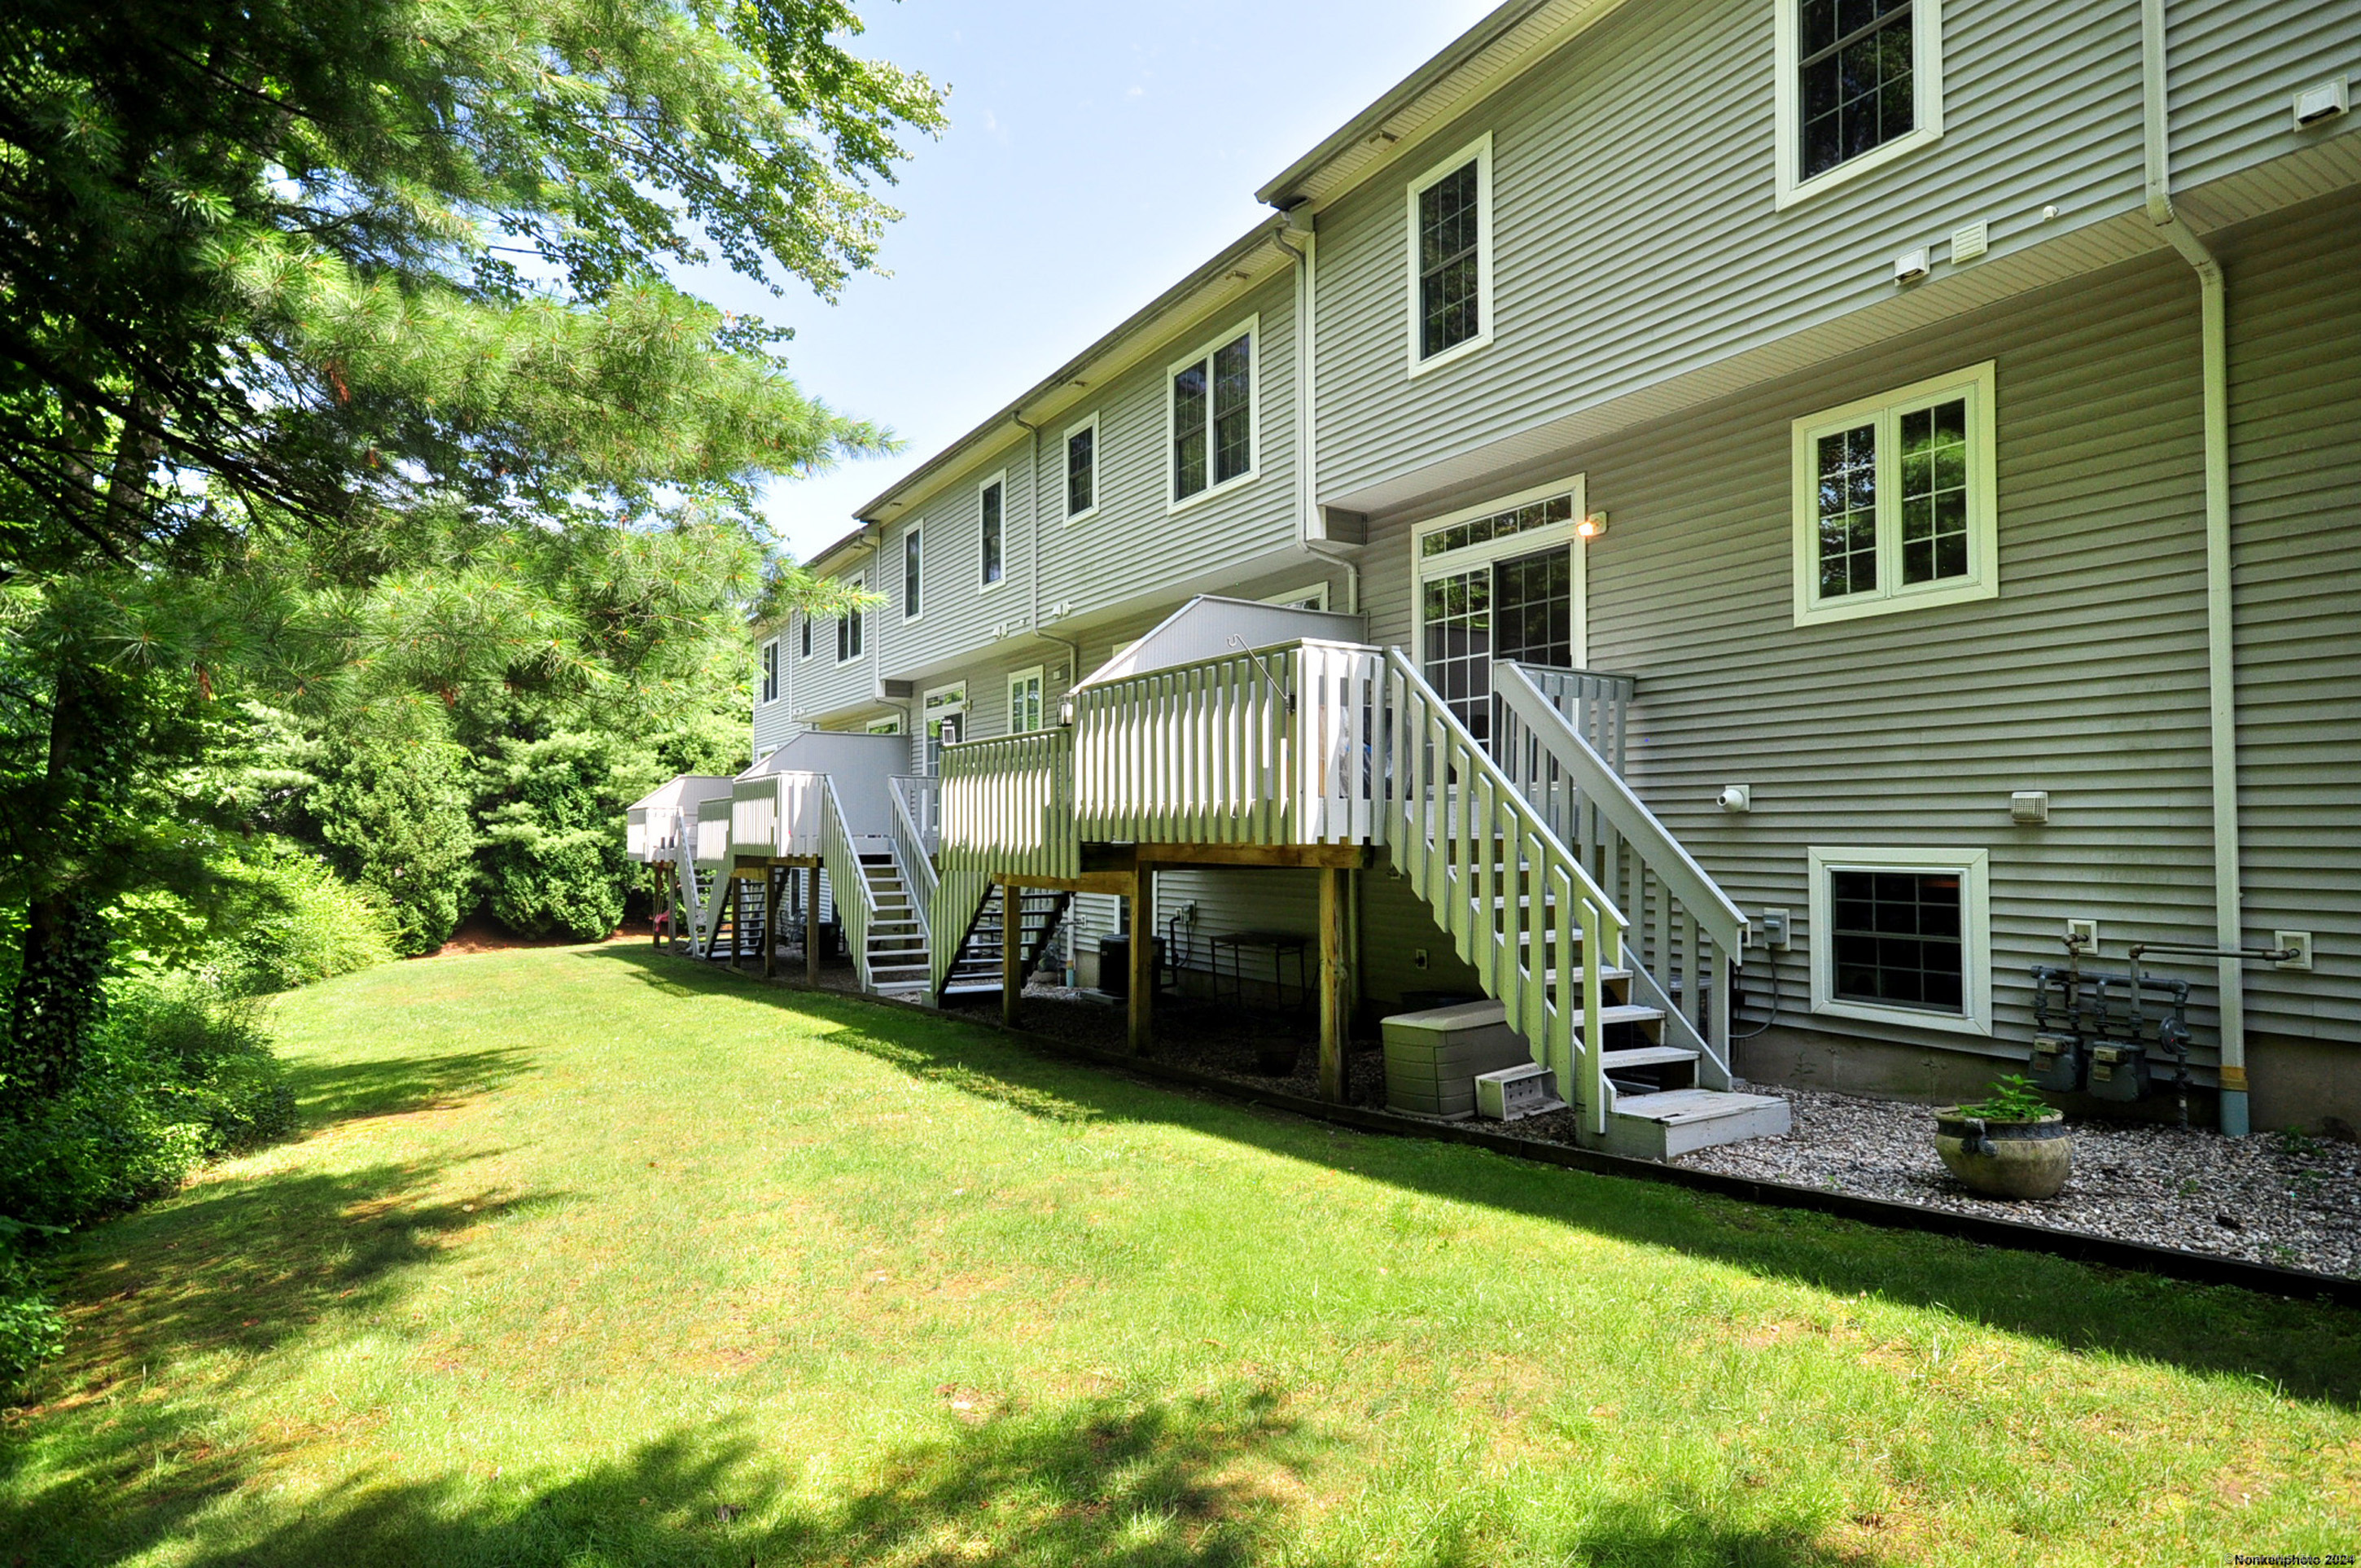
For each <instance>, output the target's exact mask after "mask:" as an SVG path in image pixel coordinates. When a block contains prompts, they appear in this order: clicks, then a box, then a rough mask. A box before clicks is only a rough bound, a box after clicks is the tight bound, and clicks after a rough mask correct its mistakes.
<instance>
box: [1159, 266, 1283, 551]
mask: <svg viewBox="0 0 2361 1568" xmlns="http://www.w3.org/2000/svg"><path fill="white" fill-rule="evenodd" d="M1240 334H1245V335H1246V447H1247V450H1248V453H1249V459H1248V461H1247V463H1246V472H1245V473H1243V474H1237V475H1233V476H1232V477H1229V478H1226V479H1224V480H1223V481H1221V483H1219V484H1215V483H1213V381H1212V378H1213V350H1215V349H1217V348H1220V347H1222V346H1223V345H1224V344H1230V343H1235V342H1236V341H1237V339H1238V337H1239V335H1240ZM1200 359H1202V360H1203V361H1205V375H1206V386H1205V479H1206V485H1205V488H1203V489H1202V490H1199V491H1198V492H1197V493H1196V494H1195V495H1193V496H1190V497H1188V498H1186V499H1179V500H1176V499H1173V495H1172V487H1173V483H1174V481H1175V479H1176V478H1178V476H1177V475H1175V474H1174V473H1173V471H1172V438H1173V436H1174V435H1175V434H1176V432H1175V430H1174V428H1173V424H1172V378H1173V377H1174V376H1175V375H1176V374H1178V373H1179V372H1180V371H1182V370H1185V369H1187V368H1188V367H1190V366H1191V365H1194V364H1195V363H1197V361H1199V360H1200ZM1163 464H1164V510H1165V511H1166V513H1167V514H1168V515H1169V514H1170V513H1172V512H1176V511H1186V510H1189V509H1190V508H1191V507H1192V506H1195V505H1197V504H1198V503H1199V502H1201V501H1206V500H1210V499H1213V497H1215V496H1218V495H1220V494H1221V493H1222V492H1223V491H1224V490H1229V489H1235V488H1237V487H1238V486H1240V485H1250V484H1252V483H1254V481H1255V480H1257V479H1258V478H1260V477H1262V315H1261V313H1259V312H1257V313H1255V314H1254V315H1250V316H1248V317H1246V320H1244V321H1242V322H1240V323H1237V324H1236V325H1235V326H1233V327H1231V328H1230V329H1229V330H1228V331H1226V332H1221V333H1216V334H1213V336H1212V337H1210V338H1207V339H1206V340H1205V341H1204V342H1203V343H1202V344H1200V345H1198V346H1197V347H1196V349H1195V350H1194V351H1192V352H1191V353H1188V354H1184V355H1182V356H1180V358H1178V359H1175V360H1174V361H1172V363H1170V365H1167V366H1166V367H1164V459H1163Z"/></svg>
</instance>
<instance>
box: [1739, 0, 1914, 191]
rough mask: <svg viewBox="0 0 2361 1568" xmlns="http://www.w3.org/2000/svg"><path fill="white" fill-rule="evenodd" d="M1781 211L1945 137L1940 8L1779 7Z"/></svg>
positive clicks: (1784, 1) (1803, 1)
mask: <svg viewBox="0 0 2361 1568" xmlns="http://www.w3.org/2000/svg"><path fill="white" fill-rule="evenodd" d="M1777 11H1778V24H1777V25H1778V28H1779V37H1778V47H1777V49H1776V50H1775V51H1774V52H1775V54H1776V57H1777V70H1778V72H1779V110H1778V116H1777V124H1778V137H1777V141H1778V156H1779V181H1778V204H1779V205H1781V206H1785V205H1786V204H1787V203H1789V202H1791V201H1799V200H1801V199H1803V198H1805V197H1806V196H1810V195H1813V194H1815V193H1817V192H1819V191H1822V190H1824V189H1826V188H1827V187H1828V186H1830V185H1833V184H1837V183H1839V182H1840V181H1844V180H1848V179H1850V178H1851V177H1852V176H1853V175H1855V174H1859V173H1862V172H1864V171H1866V170H1871V169H1874V168H1876V167H1877V166H1878V165H1880V164H1883V163H1887V162H1890V161H1892V160H1893V159H1896V158H1899V157H1901V156H1902V155H1903V154H1904V153H1906V152H1908V151H1909V150H1910V149H1911V148H1917V147H1923V146H1925V145H1926V144H1927V143H1928V142H1930V141H1933V140H1934V139H1935V138H1936V137H1939V136H1941V135H1942V134H1943V14H1942V0H1778V5H1777Z"/></svg>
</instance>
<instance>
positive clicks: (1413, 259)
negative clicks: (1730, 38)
mask: <svg viewBox="0 0 2361 1568" xmlns="http://www.w3.org/2000/svg"><path fill="white" fill-rule="evenodd" d="M1790 3H1792V0H1790ZM1471 158H1472V159H1475V160H1476V313H1477V331H1476V335H1475V336H1474V337H1471V338H1469V339H1468V340H1467V341H1466V342H1465V343H1455V344H1453V345H1451V346H1450V347H1448V348H1446V349H1444V351H1443V352H1442V353H1440V354H1436V355H1432V356H1428V357H1427V358H1424V359H1422V358H1420V357H1419V355H1418V343H1419V327H1420V324H1421V317H1420V313H1419V308H1418V275H1419V270H1420V269H1419V265H1418V263H1419V254H1418V199H1419V197H1420V196H1422V195H1423V194H1424V193H1425V192H1426V191H1427V189H1428V188H1429V187H1430V186H1432V185H1433V184H1434V182H1435V181H1438V180H1441V179H1442V178H1443V177H1444V175H1446V174H1450V173H1454V172H1455V171H1456V170H1459V169H1461V168H1463V167H1465V166H1466V163H1467V160H1468V159H1471ZM1405 205H1406V207H1407V209H1408V213H1409V226H1410V236H1409V240H1408V243H1407V247H1406V248H1407V251H1408V257H1409V272H1408V275H1407V276H1408V289H1409V298H1408V300H1407V301H1406V302H1405V303H1404V306H1403V310H1404V313H1405V314H1406V315H1407V316H1408V318H1409V323H1410V332H1409V349H1410V373H1411V375H1412V376H1423V375H1425V374H1426V373H1427V372H1428V371H1430V370H1439V369H1441V368H1442V367H1444V366H1445V365H1449V364H1452V363H1454V362H1455V361H1457V360H1461V359H1465V358H1466V357H1467V356H1469V355H1471V354H1474V353H1475V352H1477V350H1478V349H1481V348H1484V347H1486V346H1488V345H1489V344H1490V343H1491V341H1492V325H1493V323H1494V322H1495V321H1497V320H1498V319H1499V312H1498V311H1497V310H1496V309H1495V308H1494V307H1495V305H1496V304H1497V302H1498V297H1497V296H1496V295H1495V294H1494V292H1493V290H1492V235H1493V223H1492V133H1491V132H1490V131H1486V132H1485V133H1484V134H1483V135H1482V136H1480V137H1477V138H1476V139H1475V140H1474V141H1472V142H1469V143H1468V144H1467V145H1466V147H1463V148H1460V149H1459V150H1458V151H1457V152H1455V153H1453V154H1452V155H1451V156H1450V157H1449V158H1446V159H1444V160H1443V161H1442V162H1441V163H1438V164H1436V165H1435V166H1434V167H1433V168H1432V169H1430V170H1427V171H1426V172H1425V173H1423V174H1422V175H1420V176H1419V177H1418V178H1417V179H1415V180H1413V181H1411V182H1410V188H1409V192H1408V197H1407V200H1406V203H1405Z"/></svg>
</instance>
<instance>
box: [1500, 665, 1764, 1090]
mask: <svg viewBox="0 0 2361 1568" xmlns="http://www.w3.org/2000/svg"><path fill="white" fill-rule="evenodd" d="M1575 675H1576V672H1573V671H1565V670H1534V669H1531V668H1528V667H1526V666H1524V665H1521V664H1515V663H1498V664H1495V665H1493V667H1492V690H1493V693H1494V695H1495V696H1496V697H1497V698H1498V707H1499V719H1500V722H1499V726H1498V727H1497V728H1496V729H1495V730H1494V739H1493V752H1494V754H1495V756H1496V757H1497V758H1498V760H1499V763H1500V766H1501V768H1502V770H1503V771H1504V772H1505V773H1507V774H1508V776H1509V777H1510V779H1511V780H1512V781H1513V782H1514V783H1515V784H1517V786H1518V788H1519V790H1520V791H1521V793H1522V794H1523V795H1525V796H1526V798H1528V799H1529V800H1531V801H1532V802H1533V803H1534V805H1535V806H1536V807H1537V808H1538V809H1539V810H1540V811H1541V813H1542V816H1543V819H1544V820H1546V821H1547V822H1548V824H1549V827H1550V830H1551V832H1552V833H1554V835H1555V836H1556V838H1557V839H1558V841H1559V842H1560V843H1563V844H1565V845H1566V846H1567V847H1568V848H1570V849H1571V850H1573V851H1574V853H1575V855H1576V857H1577V859H1579V861H1581V863H1582V864H1583V866H1584V867H1585V868H1586V869H1587V871H1588V872H1590V874H1591V876H1592V878H1593V880H1594V881H1596V882H1597V883H1598V885H1599V886H1601V887H1604V888H1606V889H1608V890H1609V891H1610V892H1611V893H1612V894H1613V895H1614V897H1615V900H1616V902H1617V903H1618V904H1619V905H1620V906H1621V908H1622V910H1623V913H1624V915H1625V916H1627V917H1628V918H1629V919H1630V921H1631V953H1630V956H1631V959H1632V969H1633V974H1632V984H1633V987H1634V988H1635V989H1634V995H1633V997H1632V1000H1633V1001H1635V1002H1643V1003H1648V1004H1649V1005H1652V1006H1655V1007H1661V1008H1663V1009H1664V1012H1665V1013H1666V1014H1667V1016H1668V1019H1669V1020H1670V1022H1669V1023H1668V1025H1667V1036H1666V1040H1665V1043H1666V1044H1668V1045H1673V1044H1678V1045H1685V1046H1686V1047H1688V1048H1689V1049H1691V1050H1695V1051H1697V1052H1699V1053H1700V1055H1701V1058H1702V1060H1701V1061H1700V1062H1699V1064H1698V1072H1699V1081H1700V1082H1702V1083H1703V1084H1705V1086H1706V1087H1708V1088H1711V1089H1727V1088H1729V1087H1730V983H1729V978H1728V977H1727V976H1726V975H1721V974H1718V973H1717V972H1716V971H1717V970H1719V967H1720V965H1719V959H1728V960H1729V961H1730V963H1733V964H1734V963H1737V962H1740V961H1741V959H1742V956H1743V954H1744V952H1745V949H1746V916H1744V915H1743V914H1741V912H1740V910H1739V908H1738V905H1736V904H1735V903H1733V902H1731V900H1730V895H1729V894H1726V893H1724V892H1723V891H1722V890H1721V888H1720V886H1719V884H1717V883H1715V882H1714V880H1713V878H1711V877H1710V876H1708V875H1707V874H1706V872H1705V869H1704V868H1703V867H1702V866H1700V865H1698V864H1697V861H1695V860H1694V859H1692V858H1691V857H1690V855H1689V852H1688V851H1687V850H1685V849H1683V848H1682V847H1681V845H1680V841H1679V840H1678V839H1675V838H1674V837H1673V835H1672V834H1671V833H1670V832H1669V831H1668V830H1667V829H1666V828H1665V827H1664V823H1663V822H1661V821H1659V820H1658V819H1657V817H1656V815H1655V813H1653V811H1650V810H1649V809H1648V807H1647V806H1646V805H1645V803H1643V802H1642V800H1641V799H1640V797H1639V795H1637V794H1635V793H1634V792H1633V791H1632V789H1631V785H1629V784H1626V783H1624V782H1623V775H1622V770H1621V768H1620V758H1619V759H1617V760H1616V761H1610V758H1609V754H1608V753H1607V752H1605V751H1602V750H1601V749H1600V748H1599V746H1598V743H1597V742H1596V741H1595V740H1593V739H1592V738H1591V737H1592V735H1597V734H1601V733H1611V734H1612V735H1613V736H1614V737H1615V739H1616V740H1617V741H1618V743H1619V744H1620V737H1621V733H1622V724H1621V720H1620V716H1619V717H1617V718H1615V719H1614V720H1613V722H1612V724H1611V726H1610V725H1609V724H1607V723H1606V722H1604V721H1603V718H1602V715H1603V712H1604V709H1605V707H1606V705H1604V704H1599V703H1593V704H1591V705H1588V706H1587V707H1576V709H1575V711H1574V712H1572V713H1569V712H1568V711H1567V709H1566V707H1565V706H1564V705H1563V702H1562V698H1563V696H1564V695H1565V693H1567V692H1568V691H1569V690H1570V689H1571V688H1572V687H1573V685H1574V682H1573V681H1572V680H1569V679H1568V678H1567V677H1570V676H1575ZM1589 678H1596V677H1589ZM1586 729H1587V730H1588V733H1586V732H1585V730H1586ZM1701 997H1702V998H1703V999H1704V1002H1703V1012H1704V1014H1705V1025H1704V1027H1703V1029H1702V1030H1700V1029H1699V1027H1698V1026H1697V1022H1696V1019H1697V1014H1698V1013H1699V1010H1700V1003H1699V999H1700V998H1701Z"/></svg>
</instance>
